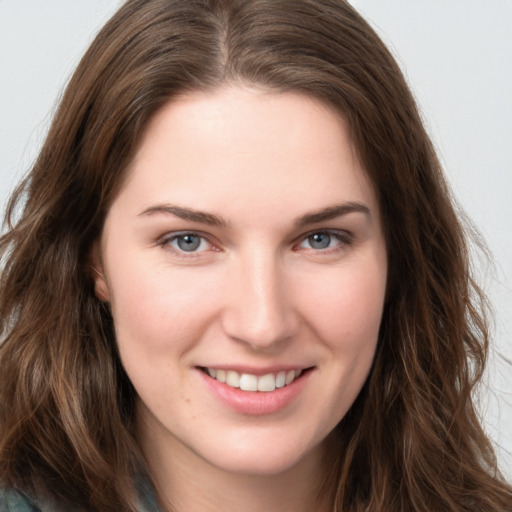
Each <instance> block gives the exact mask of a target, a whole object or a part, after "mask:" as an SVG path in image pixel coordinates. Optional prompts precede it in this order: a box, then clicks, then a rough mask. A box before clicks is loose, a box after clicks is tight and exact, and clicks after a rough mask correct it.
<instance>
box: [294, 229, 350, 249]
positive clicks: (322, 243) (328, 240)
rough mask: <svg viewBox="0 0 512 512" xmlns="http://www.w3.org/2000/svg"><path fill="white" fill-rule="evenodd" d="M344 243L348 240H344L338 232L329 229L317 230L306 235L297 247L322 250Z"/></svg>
mask: <svg viewBox="0 0 512 512" xmlns="http://www.w3.org/2000/svg"><path fill="white" fill-rule="evenodd" d="M344 243H348V240H344V239H343V237H342V235H340V234H337V233H333V232H330V231H317V232H316V233H311V234H310V235H308V236H307V237H306V238H305V239H304V240H303V241H302V242H301V243H300V244H299V247H302V248H305V249H315V250H317V251H322V250H324V249H331V248H334V247H337V246H339V245H343V244H344Z"/></svg>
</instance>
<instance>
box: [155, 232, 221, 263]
mask: <svg viewBox="0 0 512 512" xmlns="http://www.w3.org/2000/svg"><path fill="white" fill-rule="evenodd" d="M186 235H193V236H197V237H199V238H201V239H202V240H204V241H206V242H207V243H208V245H209V246H210V247H209V248H208V249H206V250H202V251H190V252H187V251H183V250H180V249H177V248H175V247H172V246H171V242H172V241H174V240H176V239H178V238H180V237H183V236H186ZM157 244H158V245H160V246H161V247H163V248H164V249H165V248H167V249H169V250H172V251H173V252H174V253H175V254H177V255H179V256H180V257H194V256H196V257H197V256H198V255H199V254H202V253H204V252H207V251H208V250H219V249H218V244H215V243H214V242H213V241H212V236H211V235H209V234H207V233H204V232H202V231H197V230H194V229H184V230H181V231H171V232H169V233H166V234H165V235H163V236H161V237H160V238H159V239H158V240H157Z"/></svg>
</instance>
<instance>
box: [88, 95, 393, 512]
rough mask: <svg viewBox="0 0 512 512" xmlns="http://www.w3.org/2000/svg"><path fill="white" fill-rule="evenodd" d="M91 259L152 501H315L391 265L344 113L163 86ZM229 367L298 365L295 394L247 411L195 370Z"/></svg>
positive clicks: (244, 506) (296, 98) (367, 352)
mask: <svg viewBox="0 0 512 512" xmlns="http://www.w3.org/2000/svg"><path fill="white" fill-rule="evenodd" d="M354 204H357V205H358V206H357V208H354ZM162 205H165V208H166V210H165V209H164V210H162ZM171 205H172V208H175V207H179V208H182V209H193V210H194V211H201V212H207V214H208V215H214V216H216V217H215V218H216V220H221V221H222V222H221V223H220V224H218V225H213V224H211V223H209V222H208V221H210V220H212V219H211V218H210V217H208V216H207V217H205V218H202V219H197V218H191V217H190V215H188V218H182V217H183V212H182V211H181V210H176V209H174V210H173V209H172V208H171ZM339 205H342V206H343V207H342V208H341V209H340V208H338V209H337V210H336V212H335V213H332V207H334V206H339ZM347 205H348V206H347ZM330 208H331V217H332V218H326V219H323V220H322V219H320V218H319V217H318V216H317V217H316V218H314V217H312V216H311V214H314V213H318V212H321V211H324V210H326V209H327V210H329V209H330ZM347 210H348V211H347ZM176 212H178V215H177V214H176ZM324 217H326V216H324ZM327 217H328V216H327ZM297 219H302V222H298V221H297ZM184 233H191V234H192V235H195V236H200V237H202V238H198V239H195V238H191V239H189V241H190V240H192V241H196V240H197V241H199V242H200V243H199V245H198V247H197V249H196V250H193V251H188V252H187V251H184V250H182V249H181V248H180V244H181V245H183V241H184V239H183V238H179V236H182V235H183V234H184ZM315 233H317V234H319V236H318V235H317V238H312V235H313V234H315ZM178 235H179V236H178ZM318 240H322V241H323V242H325V241H326V240H327V242H328V243H327V246H326V247H325V248H323V247H321V248H319V245H318V243H317V242H318ZM95 266H96V271H97V273H96V293H97V295H98V297H99V298H100V299H101V300H104V301H106V302H109V303H110V306H111V310H112V315H113V318H114V324H115V329H116V335H117V342H118V345H119V352H120V356H121V360H122V363H123V365H124V367H125V369H126V372H127V374H128V376H129V377H130V379H131V381H132V382H133V384H134V386H135V389H136V390H137V392H138V395H139V397H140V404H139V409H138V417H137V419H138V435H139V441H140V444H141V447H142V449H143V451H144V453H145V455H146V458H147V459H148V461H149V465H150V469H151V472H152V476H153V478H154V480H155V482H156V485H157V489H158V492H159V496H160V499H161V502H162V504H163V506H164V507H168V508H170V505H169V504H170V502H171V496H172V503H173V507H174V508H173V510H186V511H187V512H190V511H196V510H197V511H199V510H201V511H203V512H204V511H208V510H219V509H222V510H224V511H230V510H233V511H234V510H237V511H238V510H245V511H247V510H248V511H252V510H254V511H256V510H258V511H261V510H268V511H272V510H279V511H280V512H282V511H283V510H290V511H292V510H293V511H294V512H297V511H301V510H304V511H306V510H309V511H310V510H313V509H315V510H320V508H318V507H319V505H318V502H317V501H316V500H317V496H316V493H317V492H318V489H319V485H320V481H319V480H320V477H321V475H322V473H323V471H324V467H323V466H324V461H325V456H324V453H325V444H326V437H327V435H328V434H329V433H330V432H331V431H332V429H333V428H334V427H335V426H336V424H337V423H338V422H339V421H340V420H341V419H342V418H343V416H344V415H345V414H346V412H347V410H348V409H349V407H350V406H351V404H352V403H353V402H354V400H355V398H356V397H357V394H358V393H359V391H360V389H361V387H362V385H363V384H364V382H365V380H366V377H367V375H368V372H369V370H370V367H371V364H372V360H373V356H374V353H375V348H376V343H377V337H378V330H379V325H380V321H381V316H382V308H383V303H384V296H385V289H386V278H387V258H386V247H385V242H384V236H383V230H382V226H381V220H380V216H379V209H378V205H377V201H376V198H375V194H374V191H373V189H372V186H371V185H370V183H369V182H368V180H367V178H366V176H365V173H364V171H363V169H362V168H361V166H360V164H359V162H358V160H357V157H356V153H355V151H354V148H353V146H352V143H351V141H350V139H349V136H348V133H347V129H346V126H345V123H344V121H343V120H342V118H341V117H340V116H339V115H337V114H336V113H335V112H333V111H332V110H331V109H329V108H328V107H326V106H324V105H323V104H322V103H321V102H319V101H317V100H315V99H312V98H309V97H306V96H303V95H300V94H293V93H270V92H265V91H261V90H256V89H250V88H241V87H225V88H221V89H218V90H216V91H213V92H212V91H210V92H195V93H189V94H187V95H185V96H181V97H179V98H175V99H173V100H172V101H171V102H169V103H168V104H167V105H166V106H164V107H163V108H162V109H161V110H160V111H159V112H158V113H157V115H156V116H155V117H154V119H153V120H152V122H151V123H150V125H149V127H148V129H147V131H146V133H145V136H144V138H143V140H142V141H141V143H140V146H139V148H138V151H137V153H136V156H135V158H134V161H133V162H132V165H131V166H130V169H129V170H128V174H127V178H126V180H125V182H124V184H123V186H122V188H121V190H120V192H119V194H118V196H117V198H116V199H115V200H114V201H113V204H112V206H111V209H110V210H109V213H108V215H107V218H106V223H105V227H104V230H103V233H102V236H101V240H100V241H99V244H98V246H97V251H96V256H95ZM228 366H229V367H243V368H250V369H254V371H255V372H256V371H258V370H263V369H266V368H267V369H268V368H274V369H275V368H279V367H281V366H282V367H285V366H286V367H289V366H293V367H300V368H309V370H308V372H307V380H306V379H305V380H304V382H305V384H304V385H303V386H302V388H301V390H300V393H298V394H297V396H295V397H294V399H293V400H292V401H291V403H288V404H287V405H286V406H285V407H283V408H280V409H279V410H277V411H275V412H272V413H268V414H244V413H240V412H238V411H235V410H233V409H232V408H231V407H229V406H227V405H226V404H225V403H224V402H223V401H222V400H219V399H218V397H217V396H216V395H214V394H212V392H211V390H210V389H209V388H208V386H206V385H205V381H206V379H208V377H206V375H205V374H204V373H203V372H202V371H201V370H200V369H199V368H200V367H211V368H225V367H228ZM219 507H221V508H219ZM315 507H317V508H315Z"/></svg>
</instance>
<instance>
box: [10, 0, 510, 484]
mask: <svg viewBox="0 0 512 512" xmlns="http://www.w3.org/2000/svg"><path fill="white" fill-rule="evenodd" d="M120 3H121V2H120V1H119V0H0V207H1V209H2V210H3V209H4V204H5V201H6V199H7V197H8V195H9V193H10V191H11V190H12V188H13V186H14V184H15V183H16V182H17V181H18V180H19V178H20V177H21V176H22V175H23V173H25V172H26V171H27V169H28V168H29V167H30V164H31V162H33V160H34V158H35V156H36V154H37V151H38V148H39V147H40V144H41V142H42V140H43V138H44V135H45V133H46V131H47V128H48V123H49V121H50V119H51V115H52V112H53V111H54V109H55V106H56V104H57V102H58V98H59V95H60V94H61V91H62V88H63V87H64V85H65V84H66V82H67V80H68V78H69V76H70V74H71V73H72V70H73V69H74V66H75V65H76V63H77V60H78V59H79V58H80V56H81V55H82V53H83V52H84V51H85V49H86V48H87V46H88V44H89V43H90V41H91V39H92V38H93V36H94V34H95V33H96V32H97V30H98V29H99V28H100V27H101V26H102V24H103V23H104V22H105V21H106V20H107V19H108V17H109V16H110V15H111V14H112V13H113V12H114V10H115V9H116V8H117V7H118V6H119V5H120ZM352 4H353V5H354V6H355V7H356V8H357V9H358V10H359V11H360V12H361V13H362V14H363V15H364V16H365V17H366V18H367V19H368V20H369V21H370V23H371V24H372V25H373V26H374V27H375V28H376V30H377V31H378V33H379V34H380V35H381V36H382V37H383V39H384V41H385V42H386V43H387V44H388V46H389V47H390V48H391V50H392V52H393V53H394V55H395V56H396V58H397V59H398V61H399V63H400V65H401V66H402V69H403V70H404V73H405V75H406V77H407V79H408V81H409V83H410V85H411V87H412V89H413V91H414V93H415V95H416V98H417V100H418V102H419V105H420V108H421V111H422V114H423V116H424V119H425V122H426V125H427V127H428V129H429V132H430V134H431V136H432V138H433V141H434V143H435V145H436V147H437V149H438V151H439V155H440V157H441V160H442V162H443V164H444V166H445V171H446V173H447V176H448V179H449V182H450V183H451V186H452V188H453V191H454V193H455V196H456V197H457V199H458V201H459V202H460V204H461V206H462V208H463V209H464V210H465V211H466V212H467V213H468V214H469V216H470V217H471V218H472V219H473V221H474V223H475V224H476V226H477V227H478V229H479V230H480V232H481V233H482V235H483V236H484V238H485V240H486V242H487V243H488V245H489V247H490V249H491V251H492V253H493V256H494V261H495V266H494V268H490V267H488V266H483V265H481V266H480V267H479V268H478V271H479V274H480V281H481V283H482V284H483V285H484V288H485V289H486V291H487V292H488V293H489V295H490V298H491V301H492V303H493V305H494V308H495V312H496V322H495V328H494V333H493V334H494V336H493V351H492V357H491V365H490V371H489V372H488V375H487V378H486V381H485V383H484V388H483V393H482V396H481V406H480V407H481V413H482V416H483V418H484V423H485V426H486V428H487V430H488V432H489V434H490V436H491V437H492V439H493V440H494V442H495V444H496V446H497V450H498V454H499V458H500V462H501V466H502V469H503V471H504V472H505V474H506V475H507V477H508V478H510V479H511V480H512V457H511V455H510V454H511V452H512V341H511V339H512V200H511V199H512V1H511V0H443V1H441V0H352ZM507 361H508V363H507Z"/></svg>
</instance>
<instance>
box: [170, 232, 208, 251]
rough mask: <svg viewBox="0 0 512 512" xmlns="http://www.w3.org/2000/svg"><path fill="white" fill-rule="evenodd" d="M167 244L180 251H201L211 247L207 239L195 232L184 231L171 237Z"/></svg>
mask: <svg viewBox="0 0 512 512" xmlns="http://www.w3.org/2000/svg"><path fill="white" fill-rule="evenodd" d="M165 243H166V245H170V246H171V247H172V248H173V249H176V250H178V251H179V252H201V251H205V250H207V249H208V247H209V243H208V242H207V241H206V239H205V238H204V237H202V236H200V235H197V234H195V233H182V234H178V235H174V236H173V237H171V238H169V239H168V240H167V241H166V242H165Z"/></svg>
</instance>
